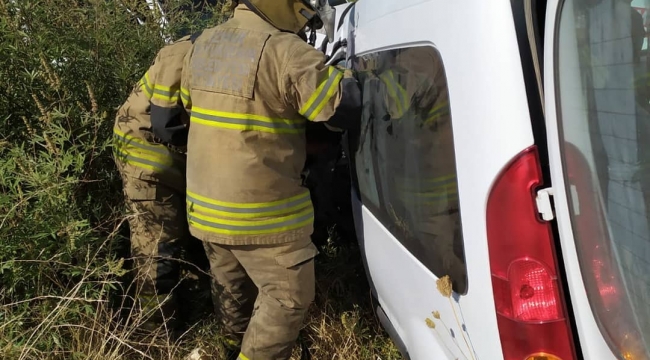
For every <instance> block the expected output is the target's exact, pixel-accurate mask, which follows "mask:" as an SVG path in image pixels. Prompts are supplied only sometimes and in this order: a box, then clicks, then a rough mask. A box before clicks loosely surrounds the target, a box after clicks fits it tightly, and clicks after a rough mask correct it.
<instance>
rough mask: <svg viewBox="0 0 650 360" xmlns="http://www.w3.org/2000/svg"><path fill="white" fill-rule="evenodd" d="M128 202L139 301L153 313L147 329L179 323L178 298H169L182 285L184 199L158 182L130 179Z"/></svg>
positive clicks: (127, 189) (126, 185) (127, 185)
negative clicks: (162, 324)
mask: <svg viewBox="0 0 650 360" xmlns="http://www.w3.org/2000/svg"><path fill="white" fill-rule="evenodd" d="M125 193H126V198H127V199H126V200H127V204H128V205H129V208H130V209H131V211H132V212H133V214H132V215H131V216H130V217H129V224H130V228H131V253H132V256H133V257H134V258H135V266H136V283H137V285H138V289H137V290H136V297H137V300H139V301H140V303H141V306H143V308H144V310H145V311H148V310H153V309H157V308H158V306H159V305H160V304H162V305H161V307H160V309H159V310H156V311H153V313H151V314H149V315H151V318H150V319H149V321H147V322H145V324H144V325H145V327H148V326H149V325H152V326H157V325H159V324H161V323H162V322H163V320H171V321H170V322H168V325H169V326H171V327H174V326H175V325H176V321H175V320H176V319H175V318H174V315H173V314H174V312H175V311H176V298H175V297H174V296H170V294H171V293H172V290H173V289H174V288H175V287H176V286H177V285H178V282H179V280H180V279H179V263H178V260H177V259H178V257H179V253H180V248H179V244H180V241H182V239H183V238H184V237H185V236H187V235H186V233H185V230H184V229H185V227H184V226H183V224H184V223H185V222H186V219H185V216H184V212H183V210H184V206H185V204H184V196H183V195H182V194H179V193H178V192H177V191H174V190H172V189H170V188H169V187H167V186H164V185H162V184H160V183H159V182H155V181H147V180H141V179H135V178H128V179H127V181H126V182H125Z"/></svg>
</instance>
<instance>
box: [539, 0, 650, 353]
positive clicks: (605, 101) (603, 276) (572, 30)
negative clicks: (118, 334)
mask: <svg viewBox="0 0 650 360" xmlns="http://www.w3.org/2000/svg"><path fill="white" fill-rule="evenodd" d="M637 3H644V2H643V1H629V0H601V1H592V0H550V1H548V7H547V14H546V21H545V23H546V24H545V39H544V92H545V94H544V102H545V113H546V128H547V137H548V138H547V142H548V152H549V164H550V173H551V181H552V184H553V185H552V186H553V189H552V192H553V197H554V205H555V215H556V217H557V224H558V229H559V234H560V244H561V249H562V256H563V261H564V265H565V269H566V274H567V284H568V289H569V292H570V298H571V302H572V308H573V312H574V314H573V315H574V317H575V324H576V327H577V338H578V340H579V343H580V347H581V349H582V353H583V355H584V357H585V358H586V359H615V358H618V359H648V358H650V353H649V351H648V349H649V345H650V307H649V306H648V303H649V302H650V225H649V219H650V208H649V206H650V166H648V165H650V162H649V160H650V106H649V105H648V100H649V99H650V97H649V95H648V94H649V91H648V81H647V80H648V77H647V72H648V68H647V61H646V52H647V44H646V43H647V40H646V39H645V30H644V25H643V23H644V21H643V16H642V14H641V12H644V11H645V8H642V9H636V8H635V7H639V4H637ZM641 5H643V4H641ZM639 10H641V12H640V11H639Z"/></svg>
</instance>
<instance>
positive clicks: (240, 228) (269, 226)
mask: <svg viewBox="0 0 650 360" xmlns="http://www.w3.org/2000/svg"><path fill="white" fill-rule="evenodd" d="M187 217H188V220H190V221H192V222H195V223H197V224H201V225H204V226H207V227H211V228H214V229H220V230H229V231H264V230H273V229H277V228H283V227H288V226H291V225H297V224H300V223H303V222H305V221H308V220H310V219H313V217H314V212H313V211H310V212H308V213H306V214H304V215H302V216H300V217H297V218H295V219H290V220H286V221H281V222H277V223H273V224H264V225H228V224H219V223H216V222H213V221H207V220H203V219H199V218H197V217H195V216H193V215H191V214H190V213H188V216H187Z"/></svg>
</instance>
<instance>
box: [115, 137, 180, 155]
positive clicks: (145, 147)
mask: <svg viewBox="0 0 650 360" xmlns="http://www.w3.org/2000/svg"><path fill="white" fill-rule="evenodd" d="M113 136H115V137H116V138H117V139H118V140H119V142H120V143H121V144H122V145H130V146H134V147H137V148H140V149H142V150H146V151H150V152H155V153H158V154H161V155H169V149H167V147H164V146H162V145H161V146H155V145H146V144H142V143H140V142H138V141H136V140H135V139H129V138H127V137H124V136H122V135H119V134H115V133H113ZM143 141H146V140H143Z"/></svg>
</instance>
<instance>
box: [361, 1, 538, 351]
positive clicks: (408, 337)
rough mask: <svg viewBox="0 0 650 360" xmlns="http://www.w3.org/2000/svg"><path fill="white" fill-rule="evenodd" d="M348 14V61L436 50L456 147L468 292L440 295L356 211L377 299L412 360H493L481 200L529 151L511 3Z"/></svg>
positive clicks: (426, 273)
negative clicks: (416, 48) (350, 20)
mask: <svg viewBox="0 0 650 360" xmlns="http://www.w3.org/2000/svg"><path fill="white" fill-rule="evenodd" d="M350 16H352V17H353V18H354V21H353V28H352V29H350V31H351V33H352V34H353V36H354V38H353V39H351V40H352V41H354V46H353V47H352V48H353V49H354V54H351V55H354V56H360V55H364V54H371V53H375V52H379V51H382V50H388V49H395V48H403V47H411V46H416V45H417V46H422V45H426V46H433V47H435V48H436V49H437V51H438V52H439V53H440V55H441V56H442V61H443V62H444V68H445V73H446V79H447V84H448V91H449V99H450V107H451V119H452V124H453V140H454V143H455V156H456V168H457V176H458V189H459V195H460V212H461V218H462V224H463V228H462V236H463V239H464V252H465V263H466V266H467V277H468V291H467V294H466V295H462V296H457V295H456V294H454V295H453V296H452V297H451V298H446V297H444V296H442V295H441V293H440V292H439V291H438V290H437V284H436V281H437V280H438V278H439V276H442V275H443V274H437V275H436V274H433V273H432V272H431V271H430V270H428V269H427V267H425V266H424V265H423V264H422V263H420V262H419V261H418V260H417V259H416V257H415V256H414V255H413V254H411V253H410V252H409V251H408V250H407V249H406V248H405V247H404V246H403V245H402V243H401V242H400V240H399V239H397V238H396V237H395V236H393V235H392V234H391V233H390V232H389V231H388V230H387V228H386V227H385V226H384V225H383V224H382V223H381V222H380V221H379V220H378V219H377V218H376V217H375V216H374V215H373V213H372V212H371V211H370V210H369V209H368V208H366V207H364V208H363V211H362V213H363V215H362V219H363V231H364V238H365V244H364V246H365V248H364V251H365V256H366V257H367V263H368V267H369V272H370V277H371V278H372V281H373V283H374V285H375V287H376V289H377V293H378V298H379V302H380V304H381V306H382V307H383V309H384V311H385V313H386V315H387V317H388V318H389V320H390V321H391V323H392V324H393V325H394V327H395V329H396V331H397V332H398V333H399V336H400V337H401V339H402V341H403V342H404V343H405V344H406V346H407V347H408V351H409V353H410V356H411V358H412V359H414V360H427V359H444V358H448V359H455V358H461V359H462V358H468V359H471V358H472V357H473V356H472V353H475V354H476V355H478V356H479V357H480V358H482V359H495V360H498V359H502V358H503V356H502V354H501V345H500V341H499V334H498V329H497V323H496V315H495V310H494V300H493V294H492V284H491V277H490V268H489V258H488V248H487V238H486V224H485V219H486V213H485V212H486V202H487V198H488V195H489V192H490V189H491V186H492V183H493V182H494V180H495V178H496V177H497V175H498V174H499V172H500V171H501V169H502V168H503V167H504V166H505V165H506V164H507V163H508V162H509V161H510V160H511V159H512V158H513V157H515V156H516V155H517V154H518V153H519V152H521V151H522V150H523V149H525V148H527V147H529V146H531V145H533V144H534V139H533V134H532V130H531V125H530V124H531V122H530V115H529V111H528V105H527V104H528V103H527V99H526V91H525V84H524V80H523V74H522V70H521V62H520V56H519V50H518V47H517V40H516V34H515V28H514V24H513V20H512V11H511V7H510V3H509V2H508V1H484V0H476V1H462V0H459V1H442V0H430V1H426V0H400V1H392V0H374V1H364V0H361V1H359V2H357V4H356V5H355V10H354V11H353V12H351V15H350ZM432 312H438V313H439V314H440V319H437V318H436V317H434V316H433V314H432ZM427 319H428V320H427ZM431 322H433V323H434V324H435V328H432V327H431ZM474 358H476V356H474Z"/></svg>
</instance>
